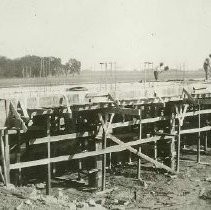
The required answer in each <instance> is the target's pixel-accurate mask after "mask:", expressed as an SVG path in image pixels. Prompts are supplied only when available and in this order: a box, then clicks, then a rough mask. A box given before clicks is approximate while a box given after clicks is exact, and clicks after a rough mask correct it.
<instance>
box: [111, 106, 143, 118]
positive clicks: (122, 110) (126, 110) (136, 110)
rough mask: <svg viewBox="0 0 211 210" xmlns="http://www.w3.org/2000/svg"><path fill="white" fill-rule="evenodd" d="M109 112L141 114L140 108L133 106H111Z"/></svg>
mask: <svg viewBox="0 0 211 210" xmlns="http://www.w3.org/2000/svg"><path fill="white" fill-rule="evenodd" d="M108 112H109V113H115V114H125V115H135V116H138V115H139V109H132V108H122V107H121V108H114V107H113V108H109V109H108Z"/></svg>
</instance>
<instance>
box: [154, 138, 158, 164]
mask: <svg viewBox="0 0 211 210" xmlns="http://www.w3.org/2000/svg"><path fill="white" fill-rule="evenodd" d="M154 159H155V160H157V159H158V147H157V141H154Z"/></svg>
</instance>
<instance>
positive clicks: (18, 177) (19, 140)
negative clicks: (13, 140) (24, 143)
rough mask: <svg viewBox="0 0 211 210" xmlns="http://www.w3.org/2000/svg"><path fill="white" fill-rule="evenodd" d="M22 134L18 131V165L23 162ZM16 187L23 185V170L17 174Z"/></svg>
mask: <svg viewBox="0 0 211 210" xmlns="http://www.w3.org/2000/svg"><path fill="white" fill-rule="evenodd" d="M20 143H21V134H20V130H17V151H16V163H19V162H20V161H21V145H20ZM15 178H16V180H15V181H16V185H18V186H20V185H21V184H22V174H21V168H19V169H17V172H16V177H15Z"/></svg>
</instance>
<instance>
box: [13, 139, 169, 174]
mask: <svg viewBox="0 0 211 210" xmlns="http://www.w3.org/2000/svg"><path fill="white" fill-rule="evenodd" d="M163 139H166V140H167V139H171V138H169V137H164V138H162V140H163ZM159 140H161V137H159V136H154V137H150V138H146V139H139V140H137V141H131V142H127V143H125V145H124V147H123V146H122V145H115V146H110V147H107V148H106V149H104V150H99V151H91V152H82V153H78V154H73V155H64V156H58V157H54V158H50V162H51V163H56V162H63V161H70V160H74V159H80V158H87V157H93V156H98V155H102V154H107V153H113V152H121V151H124V150H127V148H125V146H136V145H140V144H145V143H148V142H153V141H159ZM48 162H49V159H48V158H46V159H41V160H33V161H29V162H22V163H14V164H10V169H11V170H14V169H17V168H28V167H32V166H38V165H46V164H48Z"/></svg>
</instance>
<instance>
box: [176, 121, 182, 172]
mask: <svg viewBox="0 0 211 210" xmlns="http://www.w3.org/2000/svg"><path fill="white" fill-rule="evenodd" d="M180 142H181V126H180V123H178V138H177V166H176V170H177V172H179V167H180Z"/></svg>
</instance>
